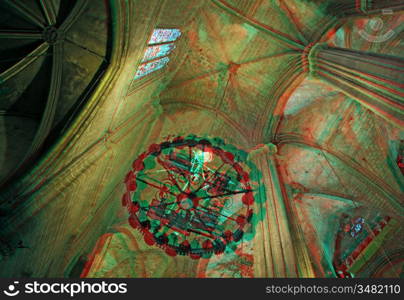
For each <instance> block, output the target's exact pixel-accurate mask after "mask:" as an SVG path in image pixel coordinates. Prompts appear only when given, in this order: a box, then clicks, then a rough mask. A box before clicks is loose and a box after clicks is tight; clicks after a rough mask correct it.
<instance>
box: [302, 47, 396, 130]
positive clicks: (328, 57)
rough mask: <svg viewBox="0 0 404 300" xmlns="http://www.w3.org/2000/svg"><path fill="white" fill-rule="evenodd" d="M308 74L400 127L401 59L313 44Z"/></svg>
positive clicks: (309, 55)
mask: <svg viewBox="0 0 404 300" xmlns="http://www.w3.org/2000/svg"><path fill="white" fill-rule="evenodd" d="M307 53H308V55H307V60H308V62H307V64H308V66H309V70H310V74H311V75H312V76H313V77H317V78H319V79H321V80H324V81H326V82H327V83H329V84H331V85H333V86H335V87H336V88H338V89H340V90H341V91H342V92H344V93H345V94H347V95H348V96H350V97H351V98H353V99H355V100H356V101H358V102H359V103H361V104H362V105H364V106H365V107H367V108H368V109H370V110H371V111H373V112H374V113H375V114H377V115H379V116H380V117H382V118H384V119H386V120H387V121H388V122H391V123H392V124H394V125H395V126H398V127H402V126H403V125H404V102H403V97H404V59H403V58H400V57H395V56H389V55H380V54H376V53H371V52H363V51H357V50H351V49H343V48H335V47H329V46H328V45H326V44H315V45H314V46H313V47H311V48H310V50H309V51H307Z"/></svg>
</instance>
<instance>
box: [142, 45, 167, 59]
mask: <svg viewBox="0 0 404 300" xmlns="http://www.w3.org/2000/svg"><path fill="white" fill-rule="evenodd" d="M174 48H175V45H174V43H171V44H163V45H156V46H150V47H148V48H147V50H146V52H145V53H144V56H143V60H142V62H145V61H148V60H151V59H155V58H159V57H162V56H166V55H168V54H169V53H170V52H171V50H173V49H174Z"/></svg>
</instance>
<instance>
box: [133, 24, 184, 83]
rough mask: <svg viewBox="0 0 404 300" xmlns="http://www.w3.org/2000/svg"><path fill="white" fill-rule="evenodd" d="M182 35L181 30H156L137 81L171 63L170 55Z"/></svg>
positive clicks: (139, 69)
mask: <svg viewBox="0 0 404 300" xmlns="http://www.w3.org/2000/svg"><path fill="white" fill-rule="evenodd" d="M180 35H181V31H180V30H179V29H161V28H160V29H155V30H154V31H153V33H152V36H151V38H150V40H149V42H148V45H149V47H147V49H146V51H145V53H144V55H143V58H142V63H141V65H140V66H139V67H138V69H137V71H136V74H135V79H138V78H142V77H143V76H146V75H147V74H150V73H152V72H154V71H157V70H159V69H161V68H163V67H164V66H165V65H167V63H168V62H169V60H170V59H169V58H168V55H169V54H170V52H171V51H172V50H173V49H174V48H175V45H174V41H175V40H176V39H178V37H179V36H180Z"/></svg>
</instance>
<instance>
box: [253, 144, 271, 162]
mask: <svg viewBox="0 0 404 300" xmlns="http://www.w3.org/2000/svg"><path fill="white" fill-rule="evenodd" d="M277 152H278V147H277V146H276V145H275V144H272V143H268V144H258V145H256V146H255V147H254V148H252V149H251V150H250V151H249V153H248V159H254V158H256V157H257V156H260V155H274V154H276V153H277Z"/></svg>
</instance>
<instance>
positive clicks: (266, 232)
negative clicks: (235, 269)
mask: <svg viewBox="0 0 404 300" xmlns="http://www.w3.org/2000/svg"><path fill="white" fill-rule="evenodd" d="M276 152H277V147H276V146H275V145H274V144H265V145H259V146H257V147H256V148H254V149H253V150H251V151H250V153H249V160H250V161H251V162H253V163H254V164H255V165H256V167H257V168H258V170H259V172H260V173H261V174H260V175H261V182H262V184H263V186H264V188H263V189H261V190H260V191H258V192H257V194H256V197H257V199H256V202H255V207H254V209H255V212H256V214H257V217H258V219H259V220H261V221H260V222H259V223H258V224H257V226H256V228H255V231H256V232H255V236H254V275H255V277H313V276H314V274H313V272H312V267H311V263H310V262H309V260H308V257H307V255H302V251H300V250H303V252H304V253H306V254H307V249H306V246H305V245H304V243H301V240H299V239H296V238H295V237H296V234H295V232H294V228H293V227H294V226H293V223H294V222H293V221H292V222H291V219H293V214H292V213H291V211H290V204H289V203H288V198H287V195H286V193H285V189H284V186H283V182H282V180H281V177H280V176H279V173H278V169H277V166H276V158H275V154H276ZM300 248H302V249H300ZM303 256H306V258H304V257H303Z"/></svg>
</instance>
